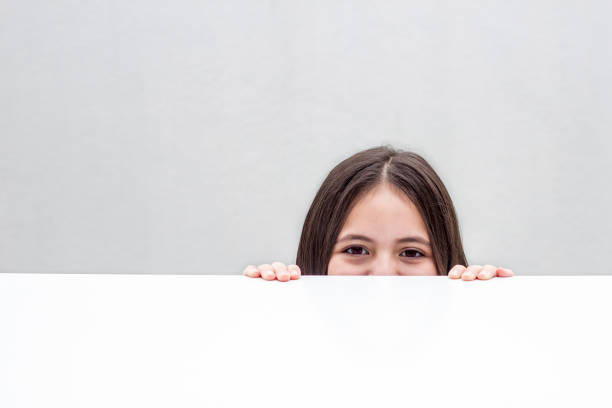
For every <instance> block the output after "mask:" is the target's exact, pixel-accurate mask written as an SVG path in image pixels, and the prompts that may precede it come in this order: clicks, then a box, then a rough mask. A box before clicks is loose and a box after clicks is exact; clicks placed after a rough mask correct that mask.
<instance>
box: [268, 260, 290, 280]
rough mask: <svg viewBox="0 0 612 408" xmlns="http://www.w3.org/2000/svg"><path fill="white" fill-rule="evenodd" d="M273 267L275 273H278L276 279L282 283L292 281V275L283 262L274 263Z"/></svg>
mask: <svg viewBox="0 0 612 408" xmlns="http://www.w3.org/2000/svg"><path fill="white" fill-rule="evenodd" d="M272 267H273V268H274V272H275V273H276V279H278V280H279V281H281V282H287V281H288V280H290V279H291V275H290V274H289V271H288V270H287V265H285V264H284V263H282V262H272Z"/></svg>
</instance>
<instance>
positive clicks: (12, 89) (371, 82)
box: [0, 0, 612, 274]
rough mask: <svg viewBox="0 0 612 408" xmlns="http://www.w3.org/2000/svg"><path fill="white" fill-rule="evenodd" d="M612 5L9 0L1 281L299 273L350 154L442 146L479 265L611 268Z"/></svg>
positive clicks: (0, 106) (0, 163) (3, 27)
mask: <svg viewBox="0 0 612 408" xmlns="http://www.w3.org/2000/svg"><path fill="white" fill-rule="evenodd" d="M611 11H612V9H611V6H610V2H607V1H581V2H577V1H571V2H570V1H565V2H564V1H513V2H508V1H481V2H474V1H460V2H453V1H447V2H444V1H437V2H436V1H419V2H405V1H401V2H400V1H397V2H390V1H385V2H372V1H351V2H339V1H329V0H328V1H318V2H317V1H310V2H296V1H286V2H283V1H278V2H274V1H267V2H263V1H222V2H213V1H209V2H187V1H174V2H158V1H133V2H122V1H102V2H94V1H88V2H70V1H56V2H43V1H41V2H33V1H19V2H18V1H4V2H2V3H0V137H1V140H0V194H1V198H0V271H4V272H100V273H103V272H107V273H212V274H235V273H240V272H242V269H243V268H244V266H245V265H247V264H249V263H254V264H258V263H264V262H271V261H275V260H279V261H282V262H287V263H289V262H294V260H295V253H296V250H297V246H298V240H299V236H300V232H301V227H302V222H303V219H304V217H305V215H306V211H307V209H308V207H309V205H310V202H311V200H312V198H313V197H314V194H315V192H316V191H317V189H318V187H319V185H320V183H321V182H322V180H323V179H324V177H325V176H326V175H327V173H328V172H329V171H330V170H331V168H332V167H333V166H334V165H335V164H337V163H338V162H339V161H340V160H342V159H344V158H346V157H348V156H349V155H350V154H353V153H355V152H357V151H359V150H362V149H364V148H368V147H372V146H375V145H380V144H384V143H390V144H393V145H394V146H396V147H399V148H402V149H411V150H414V151H416V152H417V153H419V154H422V155H423V156H424V157H425V158H426V159H428V160H429V162H430V163H431V164H432V165H433V167H434V168H435V169H436V170H437V171H438V173H439V174H440V176H441V177H442V179H443V181H444V182H445V183H446V186H447V188H448V189H449V191H450V193H451V196H452V197H453V200H454V203H455V205H456V208H457V211H458V215H459V221H460V225H461V230H462V233H463V237H464V244H465V247H466V251H467V255H468V260H469V261H470V263H493V264H498V265H502V266H506V267H509V268H512V269H514V270H515V271H516V273H518V274H604V273H609V272H610V268H609V262H608V261H609V253H610V250H611V249H612V245H611V242H612V239H611V238H610V231H611V229H612V228H611V227H612V222H611V220H612V216H611V215H610V208H611V207H612V200H611V197H612V191H611V188H610V186H609V180H608V178H609V175H610V174H611V170H612V164H611V163H610V158H611V150H612V142H610V139H609V136H610V131H611V130H612V116H611V115H610V106H612V89H611V88H612V86H611V84H612V81H611V80H612V78H611V76H612V74H611V73H612V64H611V62H612V55H611V54H612V46H611V44H610V39H611V38H612V30H611V29H610V20H611V18H612V13H611Z"/></svg>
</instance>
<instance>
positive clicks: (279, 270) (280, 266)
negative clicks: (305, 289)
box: [242, 262, 302, 282]
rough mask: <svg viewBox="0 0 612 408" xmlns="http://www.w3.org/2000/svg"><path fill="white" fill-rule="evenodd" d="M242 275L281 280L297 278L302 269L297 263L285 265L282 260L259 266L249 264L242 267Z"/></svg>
mask: <svg viewBox="0 0 612 408" xmlns="http://www.w3.org/2000/svg"><path fill="white" fill-rule="evenodd" d="M242 274H243V275H245V276H248V277H249V278H263V279H265V280H274V279H278V280H279V281H281V282H287V281H289V280H295V279H299V278H300V275H301V274H302V271H301V270H300V267H299V266H297V265H285V264H284V263H282V262H272V264H261V265H259V266H255V265H249V266H247V267H246V268H244V272H242Z"/></svg>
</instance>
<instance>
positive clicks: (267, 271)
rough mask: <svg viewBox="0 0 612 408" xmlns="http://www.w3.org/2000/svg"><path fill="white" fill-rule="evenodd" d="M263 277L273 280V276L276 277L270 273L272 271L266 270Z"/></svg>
mask: <svg viewBox="0 0 612 408" xmlns="http://www.w3.org/2000/svg"><path fill="white" fill-rule="evenodd" d="M263 276H264V277H265V278H271V277H272V276H274V272H272V271H270V270H266V271H264V272H263Z"/></svg>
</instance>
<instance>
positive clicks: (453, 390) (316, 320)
mask: <svg viewBox="0 0 612 408" xmlns="http://www.w3.org/2000/svg"><path fill="white" fill-rule="evenodd" d="M610 293H612V277H609V276H599V277H596V276H590V277H520V276H519V277H514V278H509V279H494V280H492V281H488V282H486V281H476V282H463V281H452V280H450V279H448V278H446V277H344V276H340V277H330V276H322V277H315V276H306V277H302V278H301V279H300V280H298V281H292V282H289V283H281V282H277V281H275V282H266V281H263V280H256V279H249V278H246V277H242V276H189V275H175V276H171V275H140V276H139V275H30V274H0V329H1V334H2V335H1V337H0V406H2V407H11V408H12V407H62V408H66V407H84V406H87V407H135V406H146V407H168V406H174V407H223V406H236V407H238V406H240V407H244V406H274V407H293V406H300V407H302V406H303V407H313V406H356V405H357V406H453V407H456V406H465V407H467V406H481V407H485V406H486V407H490V406H506V407H519V406H520V407H524V406H538V407H541V406H559V405H562V406H587V407H598V406H601V407H604V406H607V407H609V406H611V405H612V397H611V396H610V393H609V391H608V390H607V389H606V387H607V386H608V385H609V379H610V374H611V372H610V370H611V369H610V367H611V363H612V356H611V352H610V344H612V332H611V329H610V317H609V314H610V310H612V300H611V299H610ZM415 404H416V405H415Z"/></svg>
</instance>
